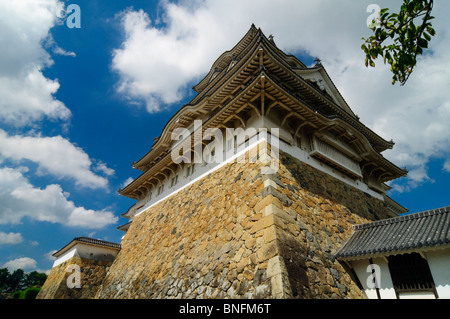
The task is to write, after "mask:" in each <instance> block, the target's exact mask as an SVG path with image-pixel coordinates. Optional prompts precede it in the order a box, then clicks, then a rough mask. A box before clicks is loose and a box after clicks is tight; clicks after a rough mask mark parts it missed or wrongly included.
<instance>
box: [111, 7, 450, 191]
mask: <svg viewBox="0 0 450 319" xmlns="http://www.w3.org/2000/svg"><path fill="white" fill-rule="evenodd" d="M371 3H372V1H368V0H367V1H351V0H341V1H326V0H317V1H288V0H285V1H276V2H274V1H260V0H258V1H257V0H247V1H237V0H229V1H217V0H205V1H197V2H195V4H194V5H193V4H192V2H189V1H181V2H178V3H171V2H168V1H161V2H160V8H161V9H162V12H163V13H162V14H161V18H160V19H161V21H159V20H158V19H157V20H156V21H151V20H150V19H149V16H148V15H147V14H146V13H145V12H144V11H142V10H139V11H134V10H127V11H125V12H123V14H122V20H121V21H122V26H123V28H124V31H125V39H124V41H123V43H122V46H121V47H120V48H118V49H117V50H115V51H114V52H113V64H112V66H113V69H114V70H116V71H117V72H118V73H119V74H120V76H121V81H120V83H119V84H120V85H119V87H118V90H119V92H120V93H122V94H123V95H125V96H127V97H128V98H130V99H135V100H143V101H145V102H146V106H147V110H148V111H149V112H156V111H159V110H161V109H162V108H163V107H164V105H165V104H170V103H175V102H179V101H180V100H181V99H182V98H183V97H185V95H186V91H184V90H185V88H186V87H187V85H192V82H193V81H195V80H199V79H200V78H201V76H203V75H204V74H206V72H208V71H209V68H210V66H211V65H212V63H213V62H214V61H215V59H216V58H217V57H218V56H219V55H220V54H221V53H222V52H224V51H225V50H229V49H231V48H232V47H233V46H234V44H236V42H237V41H238V40H239V39H240V38H241V37H242V36H243V35H244V34H245V32H246V31H247V30H248V28H249V27H250V25H251V23H255V25H256V26H257V27H261V29H262V30H263V32H265V33H266V35H269V34H273V35H274V36H275V42H276V43H277V45H278V46H279V47H280V48H281V49H282V50H285V51H288V53H295V52H300V50H303V51H304V52H307V53H308V54H309V55H311V56H313V57H316V56H317V57H319V58H321V60H322V62H323V65H324V66H325V68H326V69H327V71H328V73H329V74H330V76H331V78H332V79H333V81H334V83H335V84H336V85H337V87H338V89H339V90H340V92H341V93H342V95H343V96H344V98H345V99H346V100H347V102H348V103H349V105H350V107H351V108H352V109H353V110H354V111H355V113H357V114H358V115H359V116H360V117H361V121H362V122H363V123H365V124H366V125H367V126H369V127H370V128H372V129H373V130H374V131H376V132H377V133H378V134H380V135H381V136H382V137H384V138H385V139H388V140H389V139H391V138H392V139H393V140H394V141H395V142H396V145H395V147H394V150H392V151H387V152H385V153H384V155H385V156H386V157H387V158H389V159H390V160H392V161H393V162H394V163H396V164H397V165H399V166H401V167H403V166H407V168H408V170H409V171H410V173H409V177H408V180H407V182H408V183H409V184H408V188H409V187H415V186H417V185H419V184H420V183H423V182H426V181H430V178H429V177H428V172H427V164H428V163H429V161H430V159H432V158H439V159H443V160H444V161H445V163H446V164H445V167H444V168H445V169H447V171H448V170H450V169H449V167H450V165H449V164H448V163H450V151H449V150H450V126H449V125H448V123H449V122H450V102H449V100H450V99H449V98H450V96H449V95H450V93H449V92H450V91H449V90H448V88H447V87H448V83H449V82H450V59H449V52H450V39H449V36H450V35H449V32H448V28H447V26H446V23H447V17H448V15H449V14H450V12H449V11H450V5H449V4H448V3H446V2H438V3H436V4H435V6H434V11H433V15H434V16H435V17H436V19H435V20H433V21H434V22H433V25H434V26H435V28H436V31H437V36H436V37H435V38H433V40H432V42H431V46H430V49H431V50H430V51H428V54H426V55H424V56H422V57H421V58H420V60H419V64H418V66H417V67H416V70H415V71H414V73H413V75H412V76H411V78H410V80H409V81H408V83H407V85H405V86H403V87H400V86H398V85H396V86H392V84H391V80H392V74H391V73H390V72H389V69H388V67H386V66H384V65H383V64H382V61H376V62H377V67H376V68H375V69H367V68H366V67H365V66H364V53H363V52H362V50H361V49H360V47H361V44H362V40H361V37H367V36H368V35H369V34H370V30H369V29H368V28H367V26H366V21H367V17H368V16H369V14H370V13H367V12H366V9H367V6H368V5H369V4H371ZM377 4H379V5H380V7H382V8H383V7H391V8H392V10H397V11H398V10H399V7H400V5H401V1H396V2H393V1H386V0H380V1H378V2H377ZM160 22H163V23H160ZM430 53H431V54H430ZM397 189H400V188H399V187H397Z"/></svg>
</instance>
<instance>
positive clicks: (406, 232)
mask: <svg viewBox="0 0 450 319" xmlns="http://www.w3.org/2000/svg"><path fill="white" fill-rule="evenodd" d="M353 230H354V233H353V235H352V236H351V237H350V239H349V240H348V241H347V242H346V243H345V245H344V246H343V247H342V248H341V249H340V250H339V251H338V253H337V254H336V255H335V257H336V258H338V259H358V258H363V257H366V256H367V257H369V256H374V255H385V256H386V255H393V254H396V253H399V252H405V251H418V250H423V249H428V248H433V247H439V246H444V245H449V244H450V206H447V207H443V208H438V209H432V210H428V211H424V212H420V213H415V214H409V215H403V216H400V217H395V218H389V219H384V220H379V221H375V222H372V223H368V224H362V225H355V226H353Z"/></svg>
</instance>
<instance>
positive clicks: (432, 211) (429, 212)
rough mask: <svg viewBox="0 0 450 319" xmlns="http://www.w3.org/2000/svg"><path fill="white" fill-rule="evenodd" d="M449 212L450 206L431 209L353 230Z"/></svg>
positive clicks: (356, 226)
mask: <svg viewBox="0 0 450 319" xmlns="http://www.w3.org/2000/svg"><path fill="white" fill-rule="evenodd" d="M448 212H450V206H445V207H441V208H435V209H430V210H426V211H422V212H417V213H411V214H407V215H402V216H398V217H393V218H387V219H382V220H377V221H374V222H370V223H364V224H359V225H353V230H361V229H366V228H372V227H378V226H382V225H388V224H394V223H401V222H404V221H407V220H412V219H418V218H423V217H428V216H431V215H437V214H443V213H448Z"/></svg>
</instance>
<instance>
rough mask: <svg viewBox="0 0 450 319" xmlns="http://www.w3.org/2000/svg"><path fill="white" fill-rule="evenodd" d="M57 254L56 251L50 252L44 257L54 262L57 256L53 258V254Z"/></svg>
mask: <svg viewBox="0 0 450 319" xmlns="http://www.w3.org/2000/svg"><path fill="white" fill-rule="evenodd" d="M56 252H57V250H56V249H54V250H50V251H49V252H48V253H46V254H44V257H45V258H46V259H48V260H52V261H53V260H55V256H53V254H54V253H56Z"/></svg>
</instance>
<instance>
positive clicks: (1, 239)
mask: <svg viewBox="0 0 450 319" xmlns="http://www.w3.org/2000/svg"><path fill="white" fill-rule="evenodd" d="M21 242H23V237H22V234H21V233H12V232H10V233H5V232H1V231H0V245H16V244H20V243H21Z"/></svg>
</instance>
